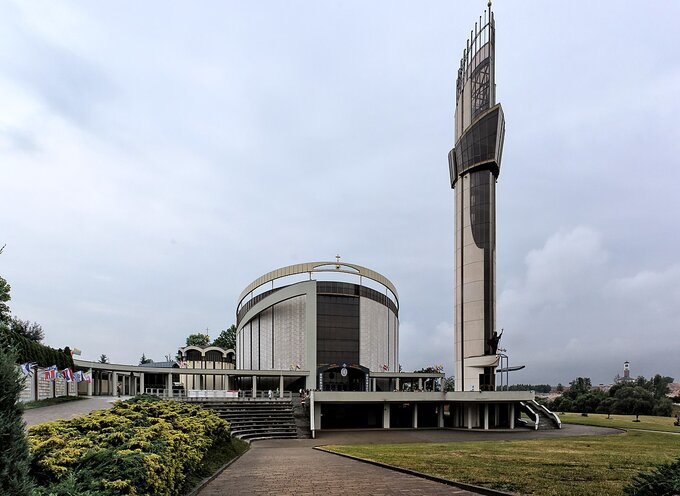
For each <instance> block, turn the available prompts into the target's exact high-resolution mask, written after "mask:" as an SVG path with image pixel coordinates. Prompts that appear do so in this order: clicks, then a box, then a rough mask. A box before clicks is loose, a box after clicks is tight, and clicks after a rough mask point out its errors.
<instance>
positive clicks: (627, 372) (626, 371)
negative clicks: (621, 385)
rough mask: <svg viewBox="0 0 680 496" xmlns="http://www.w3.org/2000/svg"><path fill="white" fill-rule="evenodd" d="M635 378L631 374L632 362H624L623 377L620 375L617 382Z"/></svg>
mask: <svg viewBox="0 0 680 496" xmlns="http://www.w3.org/2000/svg"><path fill="white" fill-rule="evenodd" d="M633 380H634V379H633V378H632V377H631V376H630V362H623V377H619V378H618V379H617V382H628V381H633Z"/></svg>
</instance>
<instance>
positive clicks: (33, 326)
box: [9, 317, 45, 343]
mask: <svg viewBox="0 0 680 496" xmlns="http://www.w3.org/2000/svg"><path fill="white" fill-rule="evenodd" d="M9 328H10V329H11V330H12V331H14V332H16V333H17V334H19V335H20V336H24V337H26V338H28V339H30V340H31V341H35V342H36V343H39V342H41V341H42V340H43V338H44V337H45V333H44V332H43V328H42V326H41V325H40V324H38V323H37V322H31V321H30V320H21V319H20V318H18V317H12V318H11V319H10V320H9Z"/></svg>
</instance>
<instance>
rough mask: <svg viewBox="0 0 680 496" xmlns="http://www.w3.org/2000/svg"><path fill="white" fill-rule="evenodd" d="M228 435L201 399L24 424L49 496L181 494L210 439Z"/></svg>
mask: <svg viewBox="0 0 680 496" xmlns="http://www.w3.org/2000/svg"><path fill="white" fill-rule="evenodd" d="M230 437H231V431H230V426H229V423H228V422H226V421H224V420H222V419H220V418H219V417H218V416H217V415H215V414H214V413H213V412H210V411H208V410H204V409H203V408H201V407H200V406H196V405H192V404H188V403H181V402H174V401H144V400H142V401H139V400H136V401H134V402H121V403H117V404H115V405H114V406H113V408H111V409H110V410H100V411H95V412H92V413H90V414H88V415H85V416H82V417H77V418H74V419H70V420H59V421H56V422H50V423H46V424H40V425H36V426H33V427H31V428H30V429H29V431H28V438H29V444H30V448H31V453H32V455H33V460H32V465H31V472H32V474H33V476H34V477H35V478H36V480H37V482H38V484H39V485H40V486H41V489H40V490H39V491H38V493H37V494H55V495H67V494H79V495H89V494H92V495H95V494H96V495H107V496H108V495H111V496H117V495H142V494H145V495H146V494H148V495H157V496H161V495H163V496H173V495H177V494H181V491H182V490H183V489H185V488H184V487H183V486H184V485H185V481H186V479H187V477H188V476H190V475H191V474H192V473H194V472H195V471H196V470H198V469H199V467H200V465H201V462H202V460H203V458H204V456H205V455H206V453H207V452H208V450H209V449H210V448H211V447H212V446H213V444H218V443H225V442H229V440H230Z"/></svg>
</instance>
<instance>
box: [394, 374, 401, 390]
mask: <svg viewBox="0 0 680 496" xmlns="http://www.w3.org/2000/svg"><path fill="white" fill-rule="evenodd" d="M396 383H397V387H396V388H395V389H396V390H397V391H401V388H400V387H399V377H397V379H396Z"/></svg>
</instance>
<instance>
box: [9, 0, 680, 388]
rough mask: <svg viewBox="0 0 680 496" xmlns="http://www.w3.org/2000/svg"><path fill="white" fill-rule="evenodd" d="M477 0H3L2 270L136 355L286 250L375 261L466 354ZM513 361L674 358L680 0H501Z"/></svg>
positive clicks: (86, 347) (227, 307)
mask: <svg viewBox="0 0 680 496" xmlns="http://www.w3.org/2000/svg"><path fill="white" fill-rule="evenodd" d="M485 7H486V2H480V1H466V2H450V1H430V2H401V1H392V0H390V1H386V0H385V1H375V2H361V1H326V2H312V1H309V2H303V1H289V2H265V1H261V2H245V1H242V2H217V1H215V2H208V1H206V2H200V3H195V2H172V1H171V2H166V1H163V2H161V1H156V2H153V1H150V2H141V3H140V2H129V1H128V2H115V3H113V2H85V1H79V2H60V1H58V2H47V1H43V2H11V1H6V0H1V1H0V108H1V109H2V112H0V198H1V200H2V201H1V202H0V204H1V207H0V246H2V245H4V244H6V248H5V250H4V253H2V255H0V275H2V276H3V277H4V278H5V279H7V281H8V282H9V283H10V284H11V286H12V292H11V296H12V300H11V302H10V308H11V310H12V312H13V313H14V314H15V315H17V316H18V317H20V318H22V319H29V320H31V321H37V322H39V323H40V324H41V325H42V327H43V329H44V330H45V342H46V343H47V344H49V345H52V346H55V347H63V346H65V345H68V346H71V347H77V348H80V349H81V350H82V352H83V355H82V358H84V359H91V360H92V359H97V358H98V357H99V356H100V354H102V353H104V354H106V355H107V356H108V357H109V358H110V360H111V361H112V362H114V363H137V362H138V360H139V357H140V356H141V355H142V354H143V353H144V354H145V355H146V356H147V357H151V358H153V359H155V360H162V359H163V357H164V355H166V354H171V355H174V354H175V352H176V350H177V348H178V346H181V345H183V343H184V340H185V338H186V336H187V335H188V334H190V333H195V332H201V331H203V332H205V330H206V329H208V332H209V334H210V336H211V337H213V338H214V337H216V336H217V334H218V333H219V331H220V330H222V329H225V328H227V327H229V326H230V325H231V324H232V323H234V322H235V310H236V303H237V299H238V295H239V293H240V292H241V290H242V289H243V288H244V287H245V286H246V285H248V284H249V283H250V282H251V281H252V280H254V279H256V278H257V277H259V276H260V275H262V274H264V273H266V272H268V271H270V270H273V269H275V268H278V267H282V266H286V265H290V264H295V263H301V262H306V261H315V260H334V258H335V255H336V254H339V255H340V256H341V257H342V260H343V261H345V262H350V263H356V264H360V265H363V266H366V267H369V268H372V269H374V270H376V271H378V272H380V273H382V274H384V275H385V276H386V277H388V278H389V279H390V280H391V281H392V282H393V283H394V284H395V285H396V287H397V290H398V292H399V297H400V304H401V308H400V315H399V317H400V363H401V364H402V367H403V370H405V371H409V370H414V369H418V368H421V367H424V366H429V365H432V364H439V363H441V364H443V365H444V367H445V372H446V373H447V374H448V375H451V374H452V373H453V360H454V358H453V353H454V343H453V281H454V275H453V235H454V234H453V233H454V230H453V205H454V192H453V191H452V190H451V188H450V183H449V177H448V163H447V154H448V151H449V150H450V149H451V148H452V146H453V112H454V105H455V78H456V73H457V69H458V64H459V60H460V57H461V54H462V49H463V47H464V46H465V41H466V38H467V37H468V36H469V33H470V30H471V29H472V27H473V25H474V22H475V20H476V19H477V18H478V16H479V15H481V14H482V12H483V10H484V8H485ZM494 11H495V15H496V27H497V38H496V39H497V50H496V56H497V66H496V83H497V100H498V101H499V102H500V103H502V104H503V108H504V112H505V117H506V136H505V148H504V153H503V163H502V166H501V173H500V176H499V179H498V185H497V258H496V264H497V303H498V310H497V325H498V328H499V329H501V328H502V329H504V334H503V339H502V341H501V347H504V348H506V349H507V350H508V354H509V356H510V365H511V366H512V365H526V368H525V369H524V370H522V371H520V372H515V373H513V374H512V375H511V382H512V383H519V382H521V383H551V384H553V385H554V384H557V383H558V382H561V383H564V384H566V383H568V382H569V381H571V380H572V379H574V378H575V377H578V376H586V377H591V379H592V381H593V383H595V384H597V383H608V382H611V381H612V379H613V378H614V376H615V375H616V374H617V373H622V368H623V362H624V361H626V360H628V361H630V363H631V373H632V375H634V376H637V375H645V376H649V375H651V374H655V373H661V374H663V375H670V376H672V377H675V378H676V380H680V360H678V352H679V351H680V327H679V326H678V323H679V322H680V262H679V261H678V253H679V251H680V250H679V249H680V234H679V233H678V232H679V231H678V226H680V198H679V197H680V195H679V194H678V186H679V185H680V167H678V166H679V165H680V158H679V157H680V119H678V115H679V114H680V98H679V96H678V95H679V89H680V53H679V52H678V50H677V36H676V35H675V34H674V33H676V32H677V30H676V27H677V26H676V21H677V19H679V18H680V3H676V2H666V1H650V2H645V4H644V6H642V5H641V4H639V3H637V2H629V1H617V2H613V1H602V2H586V1H574V2H551V3H547V2H538V1H533V2H531V1H524V2H507V1H498V2H495V4H494Z"/></svg>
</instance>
